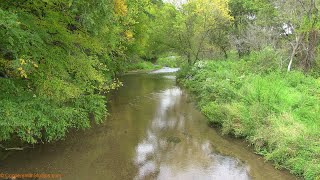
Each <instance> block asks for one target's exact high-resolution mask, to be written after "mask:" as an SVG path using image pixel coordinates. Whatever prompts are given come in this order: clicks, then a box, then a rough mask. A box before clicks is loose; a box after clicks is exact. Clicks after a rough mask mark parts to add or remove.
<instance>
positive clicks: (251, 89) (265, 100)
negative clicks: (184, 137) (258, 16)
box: [178, 50, 320, 179]
mask: <svg viewBox="0 0 320 180" xmlns="http://www.w3.org/2000/svg"><path fill="white" fill-rule="evenodd" d="M279 58H281V57H280V56H278V55H277V54H276V53H274V52H273V51H272V50H266V51H264V52H261V53H253V54H252V55H251V56H249V57H246V58H244V59H241V60H237V61H235V60H226V61H200V62H197V63H196V64H195V65H194V66H192V67H186V68H184V69H182V70H181V71H180V73H179V75H178V81H179V83H180V84H182V85H183V86H185V87H186V88H187V89H188V90H189V91H191V92H192V93H193V94H194V95H195V97H196V99H197V101H198V105H199V107H200V109H201V111H202V112H203V113H204V114H205V115H206V116H207V117H208V120H209V122H210V123H212V124H216V125H219V126H221V129H222V132H223V133H224V134H232V135H234V136H236V137H242V138H246V139H247V140H248V142H250V143H251V144H252V145H253V146H254V148H255V151H256V152H257V153H259V154H261V155H263V156H264V157H265V158H266V159H267V160H271V161H273V162H274V164H275V165H276V166H277V167H279V168H280V167H281V168H286V169H289V170H290V171H291V172H292V173H293V174H296V175H298V176H302V177H304V178H305V179H320V141H319V139H320V118H319V117H320V103H319V102H320V81H319V79H317V78H315V77H311V76H306V75H304V74H303V73H301V72H289V73H288V72H282V71H281V69H282V68H281V67H282V66H281V64H278V63H277V62H281V61H279Z"/></svg>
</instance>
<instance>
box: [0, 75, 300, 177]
mask: <svg viewBox="0 0 320 180" xmlns="http://www.w3.org/2000/svg"><path fill="white" fill-rule="evenodd" d="M122 81H123V82H124V84H125V85H124V87H121V88H120V89H119V90H118V91H117V92H115V93H114V94H113V95H112V96H111V98H110V100H109V101H110V102H109V103H108V107H109V112H110V116H109V117H108V118H107V119H106V121H105V122H104V124H102V125H98V126H94V127H93V128H91V129H89V130H86V131H74V132H70V133H69V134H68V136H67V138H66V139H65V140H64V141H59V142H56V143H54V144H47V145H39V146H37V147H36V148H34V149H28V150H27V151H24V152H16V153H13V154H11V156H9V157H8V158H7V159H6V160H4V161H3V162H1V164H2V166H0V172H2V173H55V174H57V173H61V174H63V175H64V177H63V178H62V179H79V180H82V179H83V180H87V179H183V180H185V179H204V180H205V179H223V180H225V179H240V180H241V179H295V177H294V176H292V175H290V174H289V173H288V172H286V171H279V170H276V169H275V168H274V167H273V166H272V165H271V164H270V163H267V162H265V161H264V160H263V159H262V158H261V157H260V156H258V155H256V154H254V153H252V151H251V149H250V147H248V146H247V144H246V143H244V142H243V141H242V140H237V139H232V138H229V137H224V136H221V135H220V134H219V133H218V132H217V131H216V130H214V129H212V128H209V127H208V126H207V125H206V120H205V117H204V116H203V115H202V114H201V113H199V111H198V110H197V109H196V108H195V106H194V104H193V103H190V102H189V101H190V98H189V97H188V95H187V93H185V92H184V91H183V90H182V89H181V88H179V87H177V86H176V84H175V76H174V74H159V73H153V74H130V75H125V76H123V77H122Z"/></svg>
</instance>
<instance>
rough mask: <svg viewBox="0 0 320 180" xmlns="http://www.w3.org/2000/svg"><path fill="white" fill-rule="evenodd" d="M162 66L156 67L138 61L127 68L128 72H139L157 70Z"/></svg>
mask: <svg viewBox="0 0 320 180" xmlns="http://www.w3.org/2000/svg"><path fill="white" fill-rule="evenodd" d="M160 68H161V66H160V65H155V64H153V63H151V62H149V61H138V62H135V63H132V64H129V65H128V67H127V71H137V70H146V71H149V70H155V69H160Z"/></svg>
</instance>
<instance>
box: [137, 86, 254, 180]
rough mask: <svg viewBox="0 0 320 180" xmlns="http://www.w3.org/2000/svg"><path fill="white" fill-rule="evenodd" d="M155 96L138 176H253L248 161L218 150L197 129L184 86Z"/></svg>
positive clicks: (140, 151)
mask: <svg viewBox="0 0 320 180" xmlns="http://www.w3.org/2000/svg"><path fill="white" fill-rule="evenodd" d="M154 96H156V97H155V99H158V105H157V110H156V112H155V114H154V117H153V119H152V121H151V123H150V124H149V126H148V128H147V132H146V134H147V135H146V137H145V139H143V140H142V141H141V142H140V143H139V144H138V146H137V147H136V156H135V159H134V161H135V164H136V165H137V166H138V167H139V170H138V174H137V176H136V177H135V179H184V180H185V179H250V177H249V174H248V170H247V169H248V168H247V167H246V166H245V165H244V164H242V163H241V162H239V161H238V160H237V159H234V158H231V157H228V156H222V155H219V154H217V153H214V151H213V149H212V145H211V144H210V141H209V140H208V139H205V138H203V137H200V136H199V133H193V132H194V130H193V125H194V124H193V123H194V121H195V120H194V118H196V117H193V114H194V113H192V111H190V109H191V108H192V106H191V105H190V104H189V103H187V102H186V97H185V96H184V94H183V93H182V91H181V89H180V88H178V87H174V88H171V89H167V90H164V91H162V92H160V93H157V94H154Z"/></svg>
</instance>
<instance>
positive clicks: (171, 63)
mask: <svg viewBox="0 0 320 180" xmlns="http://www.w3.org/2000/svg"><path fill="white" fill-rule="evenodd" d="M182 63H183V60H182V59H181V57H180V56H168V57H162V58H159V59H158V60H157V64H158V65H160V66H166V67H171V68H176V67H180V66H181V64H182Z"/></svg>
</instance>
